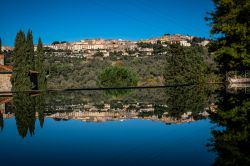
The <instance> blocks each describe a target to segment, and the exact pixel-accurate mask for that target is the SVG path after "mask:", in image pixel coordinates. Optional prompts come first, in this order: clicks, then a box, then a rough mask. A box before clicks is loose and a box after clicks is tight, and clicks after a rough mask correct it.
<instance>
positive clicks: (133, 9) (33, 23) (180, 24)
mask: <svg viewBox="0 0 250 166" xmlns="http://www.w3.org/2000/svg"><path fill="white" fill-rule="evenodd" d="M0 9H1V10H0V14H1V17H0V37H1V38H2V40H3V45H11V46H13V44H14V39H15V35H16V32H17V31H19V30H20V29H22V30H24V31H27V30H28V29H29V28H30V29H32V31H33V35H34V40H35V41H34V42H35V43H36V40H37V39H38V37H39V36H40V37H41V38H42V40H43V42H44V43H51V42H53V41H55V40H59V41H77V40H80V39H84V38H114V39H131V40H137V39H146V38H150V37H156V36H161V35H163V34H164V33H170V34H174V33H181V34H189V35H195V36H200V37H209V36H210V35H209V27H208V26H207V23H206V22H205V20H204V17H205V16H206V12H208V11H212V10H213V9H214V6H213V3H212V0H0Z"/></svg>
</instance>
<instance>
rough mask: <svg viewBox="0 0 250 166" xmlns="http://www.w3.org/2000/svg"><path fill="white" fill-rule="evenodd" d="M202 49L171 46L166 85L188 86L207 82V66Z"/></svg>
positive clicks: (168, 54) (168, 56) (168, 55)
mask: <svg viewBox="0 0 250 166" xmlns="http://www.w3.org/2000/svg"><path fill="white" fill-rule="evenodd" d="M204 55H205V53H204V50H203V48H202V47H198V46H197V47H183V46H180V45H178V44H170V45H169V47H168V53H167V55H166V57H167V65H166V72H165V80H166V84H167V85H169V84H188V83H200V82H204V81H205V77H206V74H208V73H207V67H208V66H207V64H206V63H205V56H204Z"/></svg>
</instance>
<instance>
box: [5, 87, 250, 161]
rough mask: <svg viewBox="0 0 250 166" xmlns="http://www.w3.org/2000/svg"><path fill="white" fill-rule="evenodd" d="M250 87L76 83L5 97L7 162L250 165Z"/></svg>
mask: <svg viewBox="0 0 250 166" xmlns="http://www.w3.org/2000/svg"><path fill="white" fill-rule="evenodd" d="M246 92H247V91H245V90H242V91H228V90H225V89H224V88H211V87H210V88H207V87H179V88H167V89H144V90H122V91H121V90H119V91H115V90H113V91H75V92H61V93H46V94H36V95H34V94H33V95H31V94H23V93H21V94H14V95H13V97H12V96H7V97H6V96H5V97H0V110H1V117H0V127H1V129H2V132H0V165H1V166H5V165H32V166H34V165H44V166H45V165H87V166H91V165H105V166H106V165H107V166H108V165H128V166H131V165H152V166H158V165H159V166H161V165H197V166H201V165H248V164H249V148H250V146H249V139H248V138H249V129H250V127H249V111H250V99H249V96H248V94H247V93H246Z"/></svg>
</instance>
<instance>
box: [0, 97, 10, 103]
mask: <svg viewBox="0 0 250 166" xmlns="http://www.w3.org/2000/svg"><path fill="white" fill-rule="evenodd" d="M12 99H13V98H12V97H5V98H0V104H5V103H9V102H10V101H11V100H12Z"/></svg>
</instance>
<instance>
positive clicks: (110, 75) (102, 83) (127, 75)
mask: <svg viewBox="0 0 250 166" xmlns="http://www.w3.org/2000/svg"><path fill="white" fill-rule="evenodd" d="M137 82H138V76H137V74H135V73H134V72H133V71H132V70H130V69H128V68H126V67H121V66H111V67H108V68H106V69H104V71H102V72H101V73H100V74H99V75H98V78H97V85H98V86H99V87H102V88H119V87H131V86H136V85H137Z"/></svg>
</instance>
